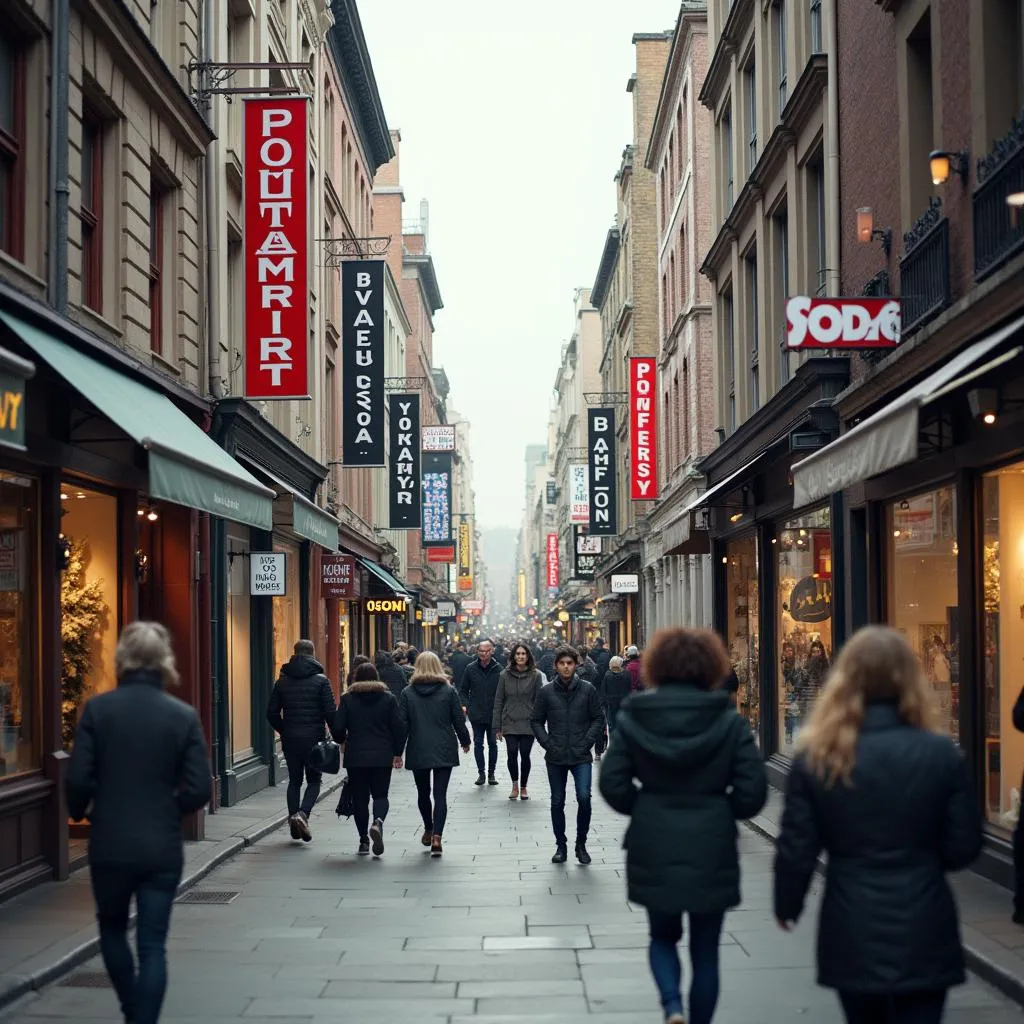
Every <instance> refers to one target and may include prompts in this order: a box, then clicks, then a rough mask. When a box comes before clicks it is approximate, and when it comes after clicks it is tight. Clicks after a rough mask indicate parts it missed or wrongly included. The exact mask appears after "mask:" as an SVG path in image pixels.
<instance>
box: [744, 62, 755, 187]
mask: <svg viewBox="0 0 1024 1024" xmlns="http://www.w3.org/2000/svg"><path fill="white" fill-rule="evenodd" d="M743 87H744V88H743V91H744V94H745V95H744V97H743V100H744V105H745V106H746V117H747V174H748V175H751V174H753V173H754V168H755V167H756V166H757V64H756V63H755V62H754V60H753V58H751V60H750V63H749V64H747V66H746V67H745V68H744V69H743Z"/></svg>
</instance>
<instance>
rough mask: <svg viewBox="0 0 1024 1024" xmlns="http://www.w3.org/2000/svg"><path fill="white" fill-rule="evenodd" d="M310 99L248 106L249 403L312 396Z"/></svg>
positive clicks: (258, 101)
mask: <svg viewBox="0 0 1024 1024" xmlns="http://www.w3.org/2000/svg"><path fill="white" fill-rule="evenodd" d="M307 102H308V101H307V100H305V99H295V98H292V97H289V98H281V97H271V98H269V99H267V98H262V99H247V100H246V101H245V171H244V188H245V203H244V221H245V223H244V234H245V239H244V243H243V245H244V249H245V397H246V398H266V399H285V398H308V397H309V212H308V206H309V187H308V182H307V175H308V173H309V156H308V153H307V144H306V140H307V138H308V135H307V126H306V119H307V116H308V115H307Z"/></svg>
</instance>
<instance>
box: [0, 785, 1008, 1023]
mask: <svg viewBox="0 0 1024 1024" xmlns="http://www.w3.org/2000/svg"><path fill="white" fill-rule="evenodd" d="M472 778H473V773H472V771H471V770H470V768H469V767H465V768H464V769H463V770H462V771H461V772H458V773H456V775H455V778H454V779H453V784H452V793H451V796H450V810H449V825H448V829H447V832H448V835H446V836H445V855H444V857H443V858H441V859H439V860H438V859H433V858H431V857H430V856H429V855H428V854H427V853H426V852H425V851H424V849H423V847H421V846H420V845H419V842H418V840H419V831H420V827H421V826H420V825H419V822H418V820H417V813H416V809H415V795H414V790H413V787H412V783H411V780H410V778H409V776H408V774H407V773H404V772H401V773H396V775H395V779H394V782H393V786H392V813H391V815H390V816H389V818H388V822H387V827H386V835H385V843H386V851H385V854H384V857H383V858H381V859H380V860H375V859H373V858H360V857H357V856H356V855H355V847H356V836H355V830H354V828H353V826H352V824H351V822H349V821H342V822H340V823H338V822H336V821H335V819H334V818H333V816H332V815H330V814H326V813H323V812H321V814H320V815H319V816H318V817H317V819H316V820H315V822H314V824H315V838H314V841H313V843H311V844H308V845H303V844H297V843H293V842H292V841H291V840H290V839H289V838H288V836H287V833H286V832H285V831H283V830H281V831H274V832H272V833H271V834H268V835H266V836H265V837H264V838H263V840H262V842H261V843H260V844H259V845H258V846H249V847H243V848H242V849H241V850H240V851H239V852H238V853H237V854H236V855H234V856H232V857H230V858H229V859H228V860H226V861H225V862H224V863H223V864H222V865H221V866H220V867H219V868H217V870H216V872H215V874H213V875H212V877H210V878H209V879H208V881H207V883H206V886H205V887H206V888H214V889H233V890H239V891H240V895H239V897H238V898H237V899H235V900H234V901H233V902H232V903H230V904H228V905H226V906H208V905H178V906H176V907H175V910H174V917H173V919H172V923H171V936H170V941H169V946H168V948H169V970H170V979H171V983H170V989H169V992H168V997H167V1002H166V1005H165V1012H164V1016H163V1017H162V1021H163V1022H164V1024H200V1022H202V1024H226V1022H228V1021H234V1022H236V1024H239V1022H241V1024H271V1022H273V1024H300V1022H301V1024H327V1022H332V1024H336V1022H337V1021H353V1022H363V1021H367V1022H368V1021H373V1022H374V1024H410V1022H411V1021H414V1020H415V1021H424V1022H427V1024H527V1022H528V1024H656V1022H658V1021H660V1020H661V1011H660V1008H659V1006H658V1000H657V996H656V993H655V989H654V985H653V982H652V981H651V979H650V976H649V973H648V969H647V958H646V944H647V942H646V930H645V923H646V916H645V914H644V912H643V910H642V909H641V908H636V907H631V906H630V905H629V904H628V903H627V901H626V898H625V882H624V878H623V874H624V872H623V868H622V857H623V854H622V850H621V835H622V831H623V826H624V821H623V819H621V818H618V817H616V816H615V815H614V814H612V813H611V812H610V811H609V810H608V809H607V808H606V807H605V806H604V805H603V803H602V802H601V801H600V799H599V798H598V799H597V800H595V815H594V830H593V835H592V841H591V843H590V848H591V853H592V855H593V857H594V864H593V865H591V867H590V868H584V867H581V866H580V865H578V864H576V863H574V862H573V861H570V862H569V863H568V864H566V865H564V866H556V865H552V864H551V863H550V854H551V852H552V847H553V843H552V840H551V837H550V824H549V819H548V810H547V803H546V797H547V792H546V786H545V785H544V779H543V777H541V778H540V779H538V780H537V784H536V785H535V786H534V787H531V788H533V789H534V792H535V797H536V798H535V799H534V800H532V801H530V802H529V803H527V804H522V803H519V804H511V803H510V801H508V800H506V799H505V798H504V795H503V794H502V790H501V789H499V790H497V792H495V791H494V790H491V789H484V790H479V789H477V788H476V787H474V786H472V784H471V783H472ZM570 803H571V798H570ZM740 844H741V851H742V863H743V870H744V881H743V892H744V903H743V906H742V907H741V908H740V909H738V910H736V911H733V912H731V913H730V914H729V915H728V917H727V918H726V924H725V930H724V933H723V936H722V944H721V954H720V955H721V965H722V985H723V993H722V999H721V1002H720V1006H719V1011H718V1014H717V1016H716V1018H715V1020H716V1024H777V1022H779V1021H793V1020H807V1021H811V1022H814V1024H838V1022H840V1021H841V1019H842V1018H841V1014H840V1011H839V1008H838V1004H837V1001H836V999H835V996H834V994H833V993H831V992H828V991H825V990H823V989H820V988H818V987H817V986H816V984H815V967H814V946H815V934H814V933H815V926H816V918H817V903H818V899H819V898H820V888H821V880H820V879H817V880H816V881H815V882H814V883H813V891H812V895H811V898H810V900H809V905H808V913H807V915H806V918H805V920H803V921H802V922H801V923H800V926H799V927H798V928H797V930H796V931H795V932H794V933H793V934H790V935H784V934H782V933H781V932H779V931H778V929H777V927H776V926H775V923H774V921H773V919H772V914H771V864H772V856H773V852H772V848H771V844H770V843H769V842H768V841H767V840H766V839H765V838H764V837H763V836H762V835H759V834H756V833H755V832H753V831H750V830H741V833H740ZM685 964H686V957H685V953H684V965H685ZM84 969H86V970H89V971H102V965H101V963H100V961H99V959H98V958H93V959H91V960H89V961H88V962H87V963H86V964H84ZM686 973H687V972H686V971H685V969H684V975H685V974H686ZM116 1019H117V1013H116V1005H115V999H114V995H113V992H112V991H111V990H110V989H79V988H71V987H66V986H61V985H53V986H50V987H47V988H44V989H43V990H42V991H38V992H32V993H30V994H28V995H25V996H24V997H23V998H22V999H21V1000H19V1001H18V1002H17V1003H15V1004H12V1005H11V1006H10V1007H9V1008H8V1009H7V1011H0V1024H15V1022H22V1024H45V1022H51V1024H57V1022H64V1024H67V1022H68V1021H72V1020H73V1021H75V1022H77V1024H92V1022H93V1021H96V1022H98V1021H106V1022H109V1021H111V1020H116ZM946 1019H947V1021H948V1022H950V1024H1009V1022H1011V1021H1012V1022H1017V1024H1024V1014H1022V1012H1021V1010H1020V1009H1019V1007H1017V1006H1016V1005H1015V1004H1014V1003H1012V1002H1011V1001H1009V1000H1008V999H1006V998H1005V997H1004V996H1003V995H1002V994H1001V993H999V992H997V991H996V990H995V989H993V988H991V987H990V986H988V985H986V984H984V983H983V982H981V981H979V980H978V979H977V978H973V977H972V979H971V980H970V982H969V984H968V985H966V986H964V987H962V988H961V989H958V990H957V991H956V992H954V994H953V997H952V1000H951V1006H950V1010H949V1012H948V1013H947V1018H946Z"/></svg>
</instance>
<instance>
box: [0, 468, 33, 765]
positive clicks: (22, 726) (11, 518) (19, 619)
mask: <svg viewBox="0 0 1024 1024" xmlns="http://www.w3.org/2000/svg"><path fill="white" fill-rule="evenodd" d="M38 531H39V489H38V486H37V484H36V481H35V480H33V479H32V478H31V477H25V476H20V475H16V474H13V473H7V472H0V777H3V776H8V775H17V774H19V773H21V772H27V771H32V770H34V769H37V768H39V767H41V760H40V756H39V726H40V718H39V696H40V695H39V687H38V678H39V674H38V671H37V669H38V663H37V655H38V651H39V641H38V637H37V632H36V608H37V595H38V582H39V561H38V552H39V539H38Z"/></svg>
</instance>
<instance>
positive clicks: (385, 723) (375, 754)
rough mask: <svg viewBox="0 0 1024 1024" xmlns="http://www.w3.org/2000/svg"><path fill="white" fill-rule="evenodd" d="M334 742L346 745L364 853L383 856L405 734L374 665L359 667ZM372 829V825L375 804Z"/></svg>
mask: <svg viewBox="0 0 1024 1024" xmlns="http://www.w3.org/2000/svg"><path fill="white" fill-rule="evenodd" d="M332 732H333V733H334V739H335V742H337V743H343V744H345V770H346V772H347V773H348V784H349V787H350V788H351V792H352V806H353V811H352V817H353V818H354V819H355V823H356V831H357V832H358V833H359V854H360V856H366V855H368V854H369V852H370V844H371V843H372V844H373V855H374V856H375V857H379V856H381V854H383V853H384V819H385V818H386V817H387V816H388V791H389V789H390V788H391V771H392V769H393V768H399V767H401V754H402V749H403V748H404V747H405V730H404V729H403V727H402V718H401V715H400V714H399V712H398V700H397V699H396V698H395V695H394V694H393V693H392V692H391V690H390V689H388V686H387V684H386V683H383V682H381V681H380V680H379V679H378V678H377V670H376V669H375V668H374V667H373V665H369V664H367V665H360V666H359V668H358V669H356V673H355V681H354V682H353V683H352V685H351V686H350V687H349V688H348V690H346V691H345V693H344V695H343V696H342V698H341V700H340V701H339V702H338V713H337V715H335V718H334V728H333V730H332ZM371 798H372V800H373V824H372V825H371V824H370V800H371Z"/></svg>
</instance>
